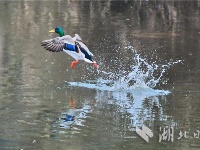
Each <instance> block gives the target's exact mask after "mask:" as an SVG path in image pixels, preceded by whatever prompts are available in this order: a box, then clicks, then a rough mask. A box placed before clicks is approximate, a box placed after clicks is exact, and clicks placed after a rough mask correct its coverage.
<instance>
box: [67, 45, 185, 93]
mask: <svg viewBox="0 0 200 150" xmlns="http://www.w3.org/2000/svg"><path fill="white" fill-rule="evenodd" d="M128 49H129V50H131V51H132V52H133V54H135V55H134V56H133V59H132V61H133V64H132V65H131V69H130V70H128V71H127V70H123V69H121V70H120V73H113V72H106V71H104V70H99V71H98V73H99V74H98V79H97V80H86V81H84V82H69V84H70V85H71V86H78V87H85V88H91V89H98V90H105V91H129V92H130V91H131V92H138V91H139V92H145V93H146V92H147V93H148V94H147V95H150V96H151V95H152V94H151V93H153V95H154V94H155V92H156V93H157V94H158V93H161V95H162V94H168V93H169V91H164V90H155V89H154V88H155V87H156V86H157V85H164V84H166V83H167V81H168V79H167V78H164V74H165V73H166V72H167V71H168V69H169V68H170V67H171V66H173V65H174V64H176V63H180V62H181V60H177V61H172V60H171V61H170V62H168V63H166V64H164V65H163V64H158V63H157V62H156V61H154V62H149V61H148V60H147V59H146V58H142V56H141V55H140V54H137V53H136V51H135V50H134V49H133V47H132V46H129V47H128ZM121 68H123V67H121ZM158 95H159V94H158Z"/></svg>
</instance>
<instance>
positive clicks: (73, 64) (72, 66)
mask: <svg viewBox="0 0 200 150" xmlns="http://www.w3.org/2000/svg"><path fill="white" fill-rule="evenodd" d="M78 62H79V61H78V60H76V61H72V63H71V68H72V69H74V67H75V65H76V64H77V63H78Z"/></svg>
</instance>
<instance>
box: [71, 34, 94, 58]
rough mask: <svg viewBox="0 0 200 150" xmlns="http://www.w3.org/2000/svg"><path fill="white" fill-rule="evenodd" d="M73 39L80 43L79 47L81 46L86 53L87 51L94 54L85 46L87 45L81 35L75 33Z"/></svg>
mask: <svg viewBox="0 0 200 150" xmlns="http://www.w3.org/2000/svg"><path fill="white" fill-rule="evenodd" d="M73 40H74V41H76V42H78V43H79V44H80V45H81V47H83V48H84V49H85V50H86V51H87V53H88V54H89V55H91V56H94V55H93V54H92V53H91V52H90V50H89V49H88V47H87V45H86V44H85V42H83V40H82V39H81V37H80V36H79V35H78V34H75V36H74V38H73Z"/></svg>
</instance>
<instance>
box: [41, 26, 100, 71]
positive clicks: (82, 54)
mask: <svg viewBox="0 0 200 150" xmlns="http://www.w3.org/2000/svg"><path fill="white" fill-rule="evenodd" d="M49 32H50V33H58V34H59V35H60V37H56V38H53V39H50V40H45V41H43V42H42V43H41V45H42V46H44V48H45V49H46V50H49V51H51V52H61V51H64V52H65V53H67V54H69V55H70V56H71V57H73V58H74V59H75V61H72V63H71V68H72V69H74V67H75V64H77V63H78V62H79V60H84V61H85V62H87V63H91V64H93V66H94V67H96V68H98V67H99V66H98V64H97V63H96V61H94V60H93V56H94V55H93V54H92V53H91V52H90V50H89V49H88V47H87V46H86V44H85V43H84V42H83V41H82V39H81V37H80V36H79V35H78V34H75V36H74V37H73V38H72V37H71V36H70V35H64V31H63V29H62V28H61V27H56V28H55V29H53V30H50V31H49Z"/></svg>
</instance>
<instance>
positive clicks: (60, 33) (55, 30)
mask: <svg viewBox="0 0 200 150" xmlns="http://www.w3.org/2000/svg"><path fill="white" fill-rule="evenodd" d="M49 32H51V33H58V34H59V35H60V37H61V36H64V35H65V33H64V31H63V29H62V28H61V27H56V28H55V29H53V30H50V31H49Z"/></svg>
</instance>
